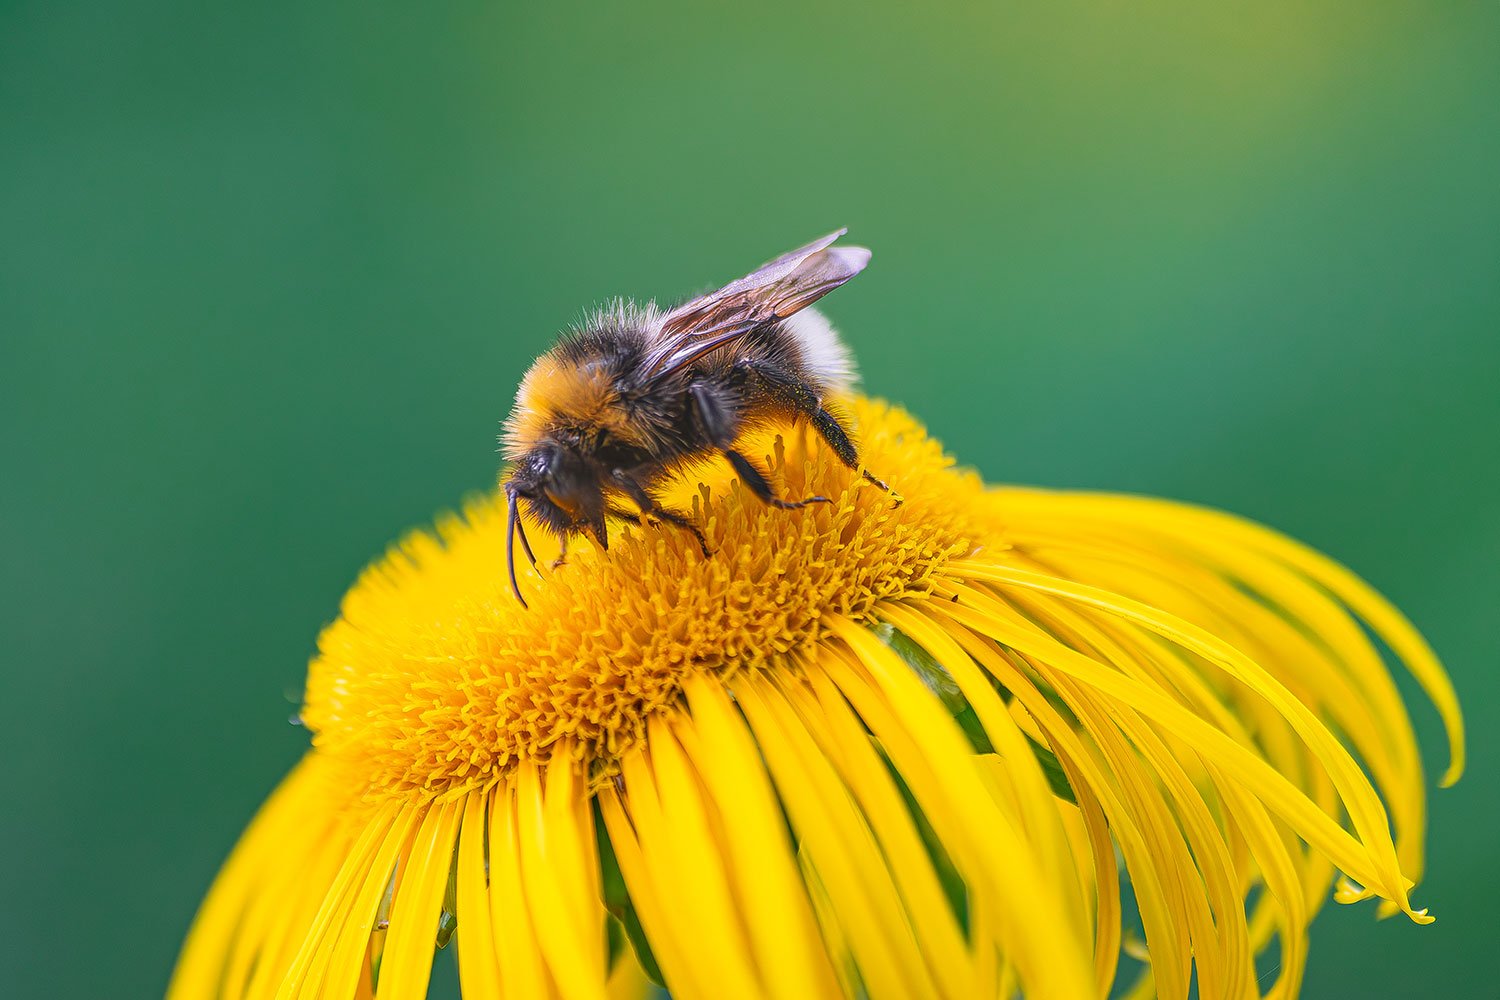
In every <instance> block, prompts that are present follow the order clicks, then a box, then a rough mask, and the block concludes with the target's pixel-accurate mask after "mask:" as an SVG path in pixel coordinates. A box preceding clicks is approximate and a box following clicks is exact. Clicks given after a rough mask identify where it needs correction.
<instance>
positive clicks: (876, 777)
mask: <svg viewBox="0 0 1500 1000" xmlns="http://www.w3.org/2000/svg"><path fill="white" fill-rule="evenodd" d="M852 405H853V409H854V412H855V415H856V418H857V424H858V426H859V428H860V430H861V439H862V457H863V458H864V461H865V462H866V463H867V464H868V465H869V466H870V467H871V468H872V469H875V470H877V471H878V472H880V473H881V474H882V475H886V476H888V477H889V478H890V479H891V480H892V483H893V485H894V486H895V487H896V488H897V489H899V490H900V492H901V494H902V495H903V497H904V500H905V502H904V503H903V504H900V505H896V504H893V503H892V500H891V498H890V497H889V496H888V495H886V494H884V493H881V492H880V491H878V490H877V489H874V488H873V487H871V486H870V485H869V484H868V483H866V482H865V481H864V480H862V479H861V478H860V477H859V476H858V475H857V474H854V473H851V472H850V471H849V470H847V469H845V468H844V467H843V466H842V465H840V464H839V463H838V462H837V461H834V460H832V459H831V456H827V455H826V454H825V453H824V451H823V449H821V448H820V447H819V446H818V445H817V444H816V442H815V441H810V440H809V439H808V436H807V435H805V434H804V433H803V432H802V431H800V430H798V429H796V428H784V429H783V433H782V436H779V437H776V436H768V437H766V438H764V439H763V440H761V441H759V442H758V445H757V447H758V448H759V451H760V453H761V454H764V455H766V457H767V458H768V459H770V462H771V465H772V467H773V468H774V469H775V470H776V472H777V475H778V476H779V477H781V479H782V480H783V483H784V485H785V487H786V491H787V493H788V494H789V495H802V494H807V493H818V494H822V495H826V496H828V497H831V498H833V499H834V500H835V502H834V503H833V504H830V505H826V506H824V505H819V506H816V507H810V508H807V509H805V510H801V511H796V512H788V511H782V510H776V509H773V508H770V507H767V506H765V505H762V504H760V503H759V502H758V501H757V500H756V499H755V498H754V497H751V496H748V495H747V494H746V493H745V491H743V490H742V489H741V488H740V487H739V485H738V484H737V483H735V482H734V481H733V480H732V478H731V477H730V476H729V475H728V474H727V472H721V471H719V470H717V469H715V468H705V469H702V470H698V472H699V473H700V474H698V475H694V476H692V477H688V478H687V479H684V481H683V482H682V483H681V485H680V487H679V489H680V496H678V497H677V498H676V499H677V501H678V504H677V505H678V507H679V508H682V509H688V508H691V509H693V510H694V513H695V517H696V520H697V522H698V523H699V524H701V525H702V526H703V530H704V533H705V535H706V536H707V541H708V546H709V549H710V555H708V556H707V557H705V556H704V555H703V553H701V552H700V551H699V547H698V544H697V542H696V541H695V540H694V539H693V537H692V536H691V535H690V534H688V533H686V532H682V531H678V530H675V529H673V528H672V527H670V526H665V525H664V526H660V527H658V526H652V525H645V526H641V527H633V528H629V529H626V533H625V535H624V536H623V537H620V538H618V539H617V540H616V541H615V542H614V543H613V544H612V545H611V548H610V550H609V551H608V552H607V553H605V552H601V551H596V550H589V551H582V552H577V553H574V554H572V555H570V557H569V559H568V561H567V563H566V564H565V565H562V566H560V567H557V568H550V566H549V563H550V560H551V559H552V557H553V556H554V555H555V554H556V551H555V549H552V550H548V551H543V550H544V549H545V548H546V545H545V544H542V545H538V546H537V548H538V552H537V555H538V557H539V562H538V567H539V568H538V569H536V570H533V571H531V572H530V573H527V574H525V575H524V576H523V579H522V587H523V589H524V590H525V593H526V597H527V600H528V602H529V604H530V608H529V610H527V609H525V608H523V607H522V606H521V605H520V604H519V603H518V602H517V601H516V600H515V599H514V598H513V597H512V595H511V594H510V590H509V584H508V582H507V580H506V576H505V569H504V567H505V563H504V548H505V534H506V521H505V509H504V501H503V499H495V498H489V499H485V500H482V501H479V502H476V503H474V504H472V505H471V506H470V507H468V508H467V509H466V511H465V514H464V516H463V517H462V518H461V519H459V518H454V519H449V520H445V521H443V522H441V523H440V524H439V525H438V528H437V532H436V534H416V535H414V536H412V537H410V538H408V539H407V540H406V541H405V542H404V543H402V545H401V546H400V547H399V548H398V549H397V550H395V551H393V552H392V553H391V554H389V555H388V556H387V557H386V558H385V559H384V560H383V561H381V562H379V563H377V564H376V565H375V566H373V567H371V568H370V569H369V570H367V571H366V572H365V574H364V575H363V576H362V577H361V579H360V580H359V582H358V583H357V584H356V585H355V587H354V588H353V589H352V590H351V591H350V593H349V594H348V596H347V597H346V598H345V601H344V605H343V609H342V613H341V615H340V617H339V619H338V620H337V621H336V622H334V623H333V624H332V625H331V626H329V627H328V629H327V630H326V631H325V632H324V634H323V636H322V638H321V639H320V642H319V653H318V656H317V657H316V658H315V659H314V661H313V663H312V665H311V667H310V669H309V674H308V684H307V692H306V700H305V706H304V710H303V718H304V720H305V721H306V722H307V724H308V726H309V728H310V729H311V730H312V732H313V734H314V735H313V747H312V750H311V751H310V752H309V753H308V755H307V756H306V758H305V759H304V760H303V761H302V763H301V764H299V765H298V767H297V768H296V769H295V771H294V772H293V773H292V774H291V775H290V776H289V777H288V778H287V779H286V781H285V783H284V784H283V785H282V786H281V788H280V789H279V790H278V791H277V792H276V793H275V794H274V795H273V797H272V798H271V800H270V801H269V802H268V803H267V804H266V806H265V807H264V808H263V809H262V811H261V813H260V815H259V816H258V817H257V819H256V820H255V822H254V823H253V824H252V826H251V828H250V829H249V830H248V831H247V832H246V834H245V836H244V838H243V839H242V841H241V843H240V845H239V846H238V847H237V848H236V849H235V852H234V854H233V855H232V856H231V858H230V860H229V861H228V863H227V864H226V866H225V869H224V871H223V872H222V873H221V875H220V877H219V879H218V882H217V883H216V884H215V887H214V889H213V890H212V892H211V893H210V895H209V897H208V899H207V900H206V901H205V903H204V906H203V909H202V911H201V912H200V914H199V917H198V920H197V922H196V923H195V926H194V929H193V931H192V933H191V935H190V937H189V940H188V943H187V945H186V947H185V949H184V952H183V956H182V958H181V960H180V962H179V965H178V969H177V971H176V974H175V976H174V980H173V995H174V996H181V997H199V996H213V995H218V996H226V997H242V996H243V997H250V996H329V997H352V996H359V995H370V994H373V995H376V996H381V997H386V996H389V997H409V996H420V995H422V993H423V991H424V990H425V988H426V984H427V977H428V973H429V969H430V966H431V962H432V957H433V948H434V945H435V944H436V945H438V946H442V945H445V944H446V943H447V941H448V939H449V937H450V936H453V937H455V938H456V940H457V947H458V966H459V975H460V979H461V982H462V985H463V989H464V992H465V995H466V996H474V997H489V996H517V997H528V998H529V997H544V996H564V997H570V998H572V997H580V998H581V997H598V996H603V995H605V992H606V989H607V988H608V984H609V983H610V977H611V970H612V969H617V970H618V969H624V970H627V971H628V970H631V969H633V968H634V966H635V965H636V963H637V962H638V963H639V964H640V965H642V966H644V967H645V969H646V970H647V971H648V972H649V973H650V974H651V975H653V976H659V977H660V978H661V979H662V980H663V981H664V982H665V984H666V985H667V987H668V988H669V989H670V990H671V992H672V993H673V995H674V996H682V997H693V996H701V997H721V996H743V997H762V996H766V997H797V998H801V997H812V996H829V995H841V994H842V995H847V996H856V995H868V996H871V997H908V996H944V997H948V996H952V997H973V996H1002V995H1006V996H1008V995H1014V994H1016V993H1018V992H1019V993H1024V994H1026V995H1028V996H1036V997H1085V996H1107V995H1109V991H1110V989H1111V987H1112V985H1113V984H1114V982H1115V980H1116V979H1117V978H1118V977H1119V976H1121V975H1122V974H1123V973H1122V970H1121V955H1122V953H1128V954H1133V955H1135V956H1143V957H1145V958H1146V962H1145V964H1144V965H1143V966H1142V971H1141V972H1140V973H1139V975H1140V985H1139V988H1140V990H1141V991H1142V992H1150V991H1151V990H1153V989H1154V990H1155V991H1156V992H1157V993H1158V994H1159V995H1161V996H1165V997H1186V996H1187V995H1188V993H1189V990H1190V988H1191V987H1190V984H1191V983H1193V981H1194V980H1196V985H1197V989H1198V995H1200V996H1204V997H1210V996H1212V997H1220V996H1223V997H1254V996H1260V995H1261V993H1262V990H1267V991H1268V992H1274V993H1276V994H1277V995H1281V996H1292V995H1295V994H1296V992H1297V988H1298V985H1299V983H1300V977H1301V974H1302V970H1303V967H1304V963H1305V959H1306V954H1305V948H1306V928H1307V925H1308V923H1309V921H1310V920H1311V919H1312V917H1313V915H1314V914H1315V912H1316V911H1317V909H1318V907H1319V906H1320V904H1321V901H1322V899H1323V898H1324V897H1325V896H1326V894H1327V891H1328V888H1329V886H1330V885H1331V884H1333V882H1334V880H1335V873H1336V872H1342V873H1343V876H1344V878H1343V879H1342V880H1340V883H1339V890H1338V893H1337V894H1336V898H1338V899H1340V900H1342V901H1352V900H1355V899H1359V898H1365V897H1368V896H1378V897H1380V899H1381V900H1383V901H1384V902H1383V904H1382V905H1383V906H1384V907H1386V908H1387V909H1388V910H1390V911H1395V910H1400V911H1402V912H1404V913H1406V914H1407V915H1408V916H1410V917H1411V918H1413V919H1414V920H1417V921H1419V922H1425V921H1427V920H1429V919H1430V918H1429V917H1427V916H1426V911H1425V910H1419V909H1415V908H1414V906H1413V904H1412V902H1411V900H1410V895H1409V894H1410V890H1411V887H1412V886H1413V884H1414V882H1415V880H1416V879H1417V878H1419V877H1420V874H1421V866H1422V854H1421V851H1422V846H1421V841H1422V835H1423V828H1424V809H1425V800H1424V793H1423V779H1422V771H1421V764H1420V761H1419V758H1418V755H1417V749H1416V744H1415V740H1414V737H1413V734H1412V728H1411V724H1410V721H1409V719H1408V717H1407V714H1406V710H1405V708H1404V707H1403V704H1402V702H1401V699H1400V697H1399V695H1398V694H1397V691H1396V688H1395V685H1394V683H1393V681H1392V678H1391V676H1390V674H1389V672H1388V670H1387V668H1386V666H1385V663H1384V660H1383V659H1382V655H1381V652H1380V651H1379V649H1378V648H1377V645H1376V643H1375V642H1374V641H1372V636H1373V637H1376V638H1378V639H1379V640H1380V641H1381V642H1383V643H1384V644H1385V645H1386V646H1387V647H1388V648H1389V649H1390V651H1391V652H1393V653H1394V654H1395V656H1396V657H1397V658H1398V659H1400V660H1401V661H1402V662H1403V663H1405V664H1406V666H1407V667H1408V668H1409V669H1410V670H1411V671H1412V672H1413V674H1414V675H1415V676H1416V678H1417V680H1418V681H1419V682H1421V684H1422V685H1423V686H1424V687H1425V688H1426V690H1427V691H1428V693H1429V694H1430V695H1431V697H1432V698H1433V700H1434V702H1435V703H1436V704H1437V706H1438V709H1439V711H1440V713H1441V714H1442V716H1443V719H1444V722H1445V723H1446V725H1447V726H1448V731H1449V736H1450V741H1451V745H1452V748H1453V751H1452V752H1453V763H1452V765H1451V767H1450V770H1449V774H1448V776H1447V779H1445V780H1449V781H1451V780H1453V779H1456V777H1457V775H1458V773H1459V771H1460V769H1461V767H1462V723H1461V719H1460V716H1459V712H1458V708H1457V703H1456V700H1455V699H1454V696H1453V693H1452V690H1451V687H1450V686H1449V684H1448V681H1447V678H1446V676H1445V675H1444V673H1443V671H1442V669H1441V667H1440V666H1439V665H1438V663H1437V661H1436V660H1435V659H1434V657H1433V655H1432V653H1431V651H1430V650H1429V649H1428V648H1427V646H1426V645H1425V643H1424V642H1423V641H1422V640H1421V638H1420V637H1419V636H1418V635H1417V633H1416V632H1415V631H1414V630H1413V629H1412V627H1411V626H1410V625H1409V624H1408V623H1407V622H1406V621H1405V620H1404V619H1403V618H1402V617H1401V616H1400V615H1399V614H1398V613H1397V612H1396V611H1395V610H1394V609H1392V608H1391V607H1390V606H1389V605H1388V604H1387V603H1386V602H1384V601H1383V600H1382V599H1381V598H1380V597H1379V596H1378V595H1376V594H1375V593H1374V592H1373V591H1372V590H1371V589H1370V588H1369V587H1368V586H1366V585H1365V584H1363V583H1362V582H1360V581H1359V580H1358V579H1356V578H1355V577H1354V576H1352V575H1351V574H1350V573H1349V572H1348V571H1346V570H1344V569H1342V568H1341V567H1339V566H1337V565H1336V564H1334V563H1332V562H1330V561H1329V560H1327V559H1326V558H1324V557H1322V556H1320V555H1318V554H1316V553H1314V552H1312V551H1310V550H1309V549H1306V548H1304V547H1302V546H1300V545H1298V544H1297V543H1295V542H1292V541H1290V540H1288V539H1286V538H1284V537H1282V536H1280V535H1278V534H1276V533H1274V532H1272V531H1269V530H1268V529H1265V528H1261V527H1258V526H1255V525H1253V524H1249V523H1247V522H1244V521H1241V520H1239V519H1236V518H1233V517H1230V516H1228V515H1224V514H1219V513H1215V512H1211V511H1206V510H1201V509H1197V508H1191V507H1185V506H1182V505H1177V504H1171V503H1166V502H1162V501H1155V500H1148V499H1141V498H1131V497H1118V496H1104V495H1094V494H1072V493H1054V492H1044V491H1037V490H1023V489H1015V488H1001V489H989V488H986V487H985V486H984V485H983V484H982V483H981V482H980V481H979V480H978V479H977V478H976V477H975V476H974V475H972V474H970V473H966V472H962V471H959V470H957V469H955V468H954V467H953V466H952V463H951V462H950V460H949V459H948V458H947V457H946V456H945V455H944V454H943V452H942V450H941V449H940V447H939V446H938V445H937V444H936V443H935V442H934V441H932V440H931V439H930V438H929V437H927V436H926V434H925V432H924V431H923V430H922V428H921V427H920V426H919V425H918V424H916V423H915V422H914V421H913V420H912V419H911V418H910V417H908V416H907V415H905V414H904V413H902V412H900V411H898V410H895V409H892V408H890V407H887V406H885V405H883V404H880V403H875V402H870V401H866V400H856V401H854V403H853V404H852ZM1367 775H1368V776H1367ZM1122 863H1123V870H1121V864H1122ZM1122 877H1123V878H1124V879H1127V880H1128V883H1129V886H1130V888H1131V889H1132V890H1133V893H1132V895H1133V902H1131V903H1129V904H1127V902H1126V901H1125V899H1124V898H1122V893H1121V891H1120V885H1121V881H1122ZM1137 923H1138V924H1139V926H1140V928H1141V930H1140V934H1139V936H1140V937H1141V938H1142V939H1143V940H1141V941H1139V942H1137V941H1135V940H1134V939H1135V938H1136V937H1137V936H1138V935H1137V932H1136V931H1135V929H1134V928H1135V926H1136V925H1137ZM1273 939H1277V940H1279V947H1280V969H1279V972H1278V973H1277V976H1276V978H1275V980H1274V982H1269V983H1261V982H1260V981H1259V980H1258V978H1257V974H1256V968H1255V958H1256V956H1257V954H1259V953H1261V952H1262V951H1264V950H1265V949H1266V948H1267V947H1268V946H1269V945H1270V943H1271V941H1272V940H1273ZM618 974H619V973H617V975H618Z"/></svg>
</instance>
